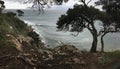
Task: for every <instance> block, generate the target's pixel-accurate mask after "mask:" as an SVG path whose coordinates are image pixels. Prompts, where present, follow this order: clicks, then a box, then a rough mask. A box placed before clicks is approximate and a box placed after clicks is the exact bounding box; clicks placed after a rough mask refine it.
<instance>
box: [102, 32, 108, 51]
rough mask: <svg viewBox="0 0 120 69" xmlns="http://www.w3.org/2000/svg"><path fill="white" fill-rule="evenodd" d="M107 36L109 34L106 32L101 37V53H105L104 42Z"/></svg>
mask: <svg viewBox="0 0 120 69" xmlns="http://www.w3.org/2000/svg"><path fill="white" fill-rule="evenodd" d="M106 34H107V32H105V33H104V34H103V35H102V36H101V52H104V40H103V37H104V36H105V35H106Z"/></svg>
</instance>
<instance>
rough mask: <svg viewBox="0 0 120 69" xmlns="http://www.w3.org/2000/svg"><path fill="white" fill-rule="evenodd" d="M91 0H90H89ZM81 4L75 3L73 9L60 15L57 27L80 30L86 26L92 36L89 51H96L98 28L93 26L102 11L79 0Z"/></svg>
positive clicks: (66, 29) (72, 30)
mask: <svg viewBox="0 0 120 69" xmlns="http://www.w3.org/2000/svg"><path fill="white" fill-rule="evenodd" d="M90 1H91V0H90ZM81 2H82V3H83V4H82V5H75V6H74V8H73V9H69V10H68V11H67V13H66V15H62V16H61V17H60V18H59V21H58V22H57V28H58V29H59V30H60V31H62V30H65V31H71V32H82V31H83V29H85V28H87V29H88V30H89V31H90V33H91V34H92V37H93V42H92V47H91V50H90V52H96V51H97V42H98V30H97V29H96V27H95V21H96V20H99V18H100V16H101V15H103V14H104V13H103V12H102V11H99V10H98V9H96V8H94V7H93V6H88V3H89V2H88V3H86V2H85V0H81Z"/></svg>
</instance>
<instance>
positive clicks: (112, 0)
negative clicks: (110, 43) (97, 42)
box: [96, 0, 120, 52]
mask: <svg viewBox="0 0 120 69" xmlns="http://www.w3.org/2000/svg"><path fill="white" fill-rule="evenodd" d="M96 4H97V5H103V7H102V8H103V10H105V12H106V15H103V16H102V17H100V19H101V21H102V22H103V23H104V25H103V29H101V31H100V34H101V51H102V52H103V51H104V41H103V38H104V36H105V35H106V34H108V33H117V32H120V20H119V18H120V16H119V15H120V0H100V1H98V2H96Z"/></svg>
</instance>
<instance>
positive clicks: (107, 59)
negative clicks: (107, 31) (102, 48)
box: [98, 57, 110, 65]
mask: <svg viewBox="0 0 120 69" xmlns="http://www.w3.org/2000/svg"><path fill="white" fill-rule="evenodd" d="M109 61H110V59H109V58H108V57H99V58H98V63H99V64H101V65H105V64H107V63H108V62H109Z"/></svg>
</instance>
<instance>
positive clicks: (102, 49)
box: [101, 35, 104, 52]
mask: <svg viewBox="0 0 120 69" xmlns="http://www.w3.org/2000/svg"><path fill="white" fill-rule="evenodd" d="M103 37H104V35H102V36H101V52H104V41H103Z"/></svg>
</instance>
